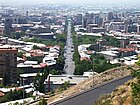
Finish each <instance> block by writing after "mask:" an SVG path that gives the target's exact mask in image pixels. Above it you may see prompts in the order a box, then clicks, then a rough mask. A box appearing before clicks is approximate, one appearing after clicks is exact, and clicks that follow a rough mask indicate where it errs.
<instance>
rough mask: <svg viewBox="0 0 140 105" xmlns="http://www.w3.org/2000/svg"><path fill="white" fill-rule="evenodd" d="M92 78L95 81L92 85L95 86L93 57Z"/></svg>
mask: <svg viewBox="0 0 140 105" xmlns="http://www.w3.org/2000/svg"><path fill="white" fill-rule="evenodd" d="M92 73H93V74H92V79H93V81H92V87H93V88H94V59H92Z"/></svg>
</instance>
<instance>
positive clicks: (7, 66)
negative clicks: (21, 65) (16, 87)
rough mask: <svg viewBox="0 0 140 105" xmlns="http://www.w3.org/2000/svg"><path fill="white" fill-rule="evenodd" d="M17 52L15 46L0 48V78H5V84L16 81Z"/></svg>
mask: <svg viewBox="0 0 140 105" xmlns="http://www.w3.org/2000/svg"><path fill="white" fill-rule="evenodd" d="M17 52H18V50H17V49H15V48H0V78H5V80H4V81H6V84H7V85H9V84H12V83H15V82H16V70H17Z"/></svg>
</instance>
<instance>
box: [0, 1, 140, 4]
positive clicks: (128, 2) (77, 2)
mask: <svg viewBox="0 0 140 105" xmlns="http://www.w3.org/2000/svg"><path fill="white" fill-rule="evenodd" d="M0 4H1V5H32V4H33V5H35V4H37V5H38V4H113V5H115V4H122V5H123V4H125V5H126V4H128V5H129V4H139V3H138V0H117V1H116V0H105V1H103V0H86V1H85V0H74V1H72V0H59V1H58V0H41V2H40V1H38V0H30V2H29V1H27V0H20V1H19V0H3V1H1V2H0Z"/></svg>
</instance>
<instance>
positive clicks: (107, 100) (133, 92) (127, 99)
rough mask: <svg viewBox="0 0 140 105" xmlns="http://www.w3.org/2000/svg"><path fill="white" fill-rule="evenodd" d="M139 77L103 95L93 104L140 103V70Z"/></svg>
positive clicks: (136, 104) (118, 104)
mask: <svg viewBox="0 0 140 105" xmlns="http://www.w3.org/2000/svg"><path fill="white" fill-rule="evenodd" d="M136 77H137V78H135V79H133V80H130V81H128V82H126V83H125V84H124V85H122V86H119V87H118V88H117V89H115V90H114V91H113V92H112V93H111V94H107V95H104V96H102V97H101V98H100V99H99V100H98V101H97V102H96V103H95V104H93V105H140V78H139V77H140V71H139V73H138V75H137V76H136Z"/></svg>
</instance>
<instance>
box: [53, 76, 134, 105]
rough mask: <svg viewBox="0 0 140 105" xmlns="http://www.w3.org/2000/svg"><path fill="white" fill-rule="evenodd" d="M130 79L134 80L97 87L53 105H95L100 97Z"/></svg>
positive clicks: (123, 80)
mask: <svg viewBox="0 0 140 105" xmlns="http://www.w3.org/2000/svg"><path fill="white" fill-rule="evenodd" d="M129 79H132V77H131V76H127V77H124V78H121V79H117V80H114V81H111V82H108V83H106V84H104V85H101V86H98V87H95V88H93V89H90V90H88V91H86V92H83V93H80V94H77V95H75V96H72V97H69V98H67V99H64V100H61V101H58V102H56V103H54V104H52V105H93V103H94V102H95V101H96V100H97V99H98V98H99V97H100V96H102V95H103V94H107V93H111V92H112V91H113V90H114V89H115V88H116V87H117V86H119V85H122V84H124V83H125V82H127V81H128V80H129Z"/></svg>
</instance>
